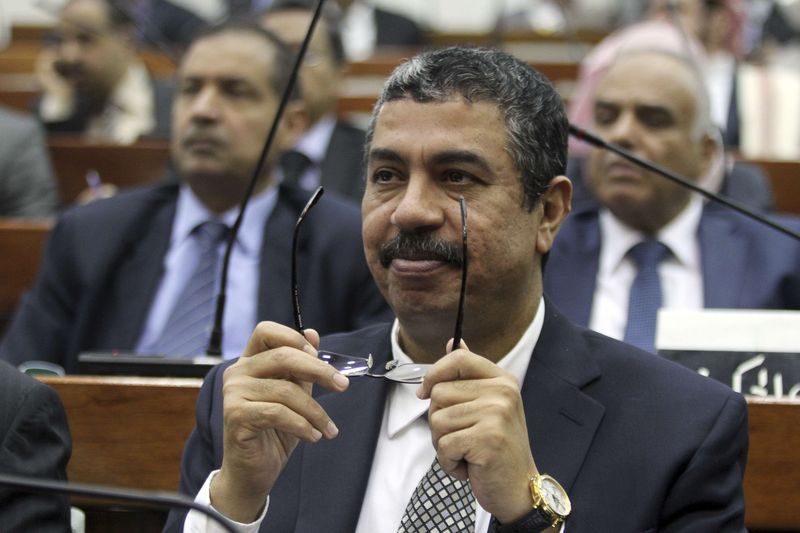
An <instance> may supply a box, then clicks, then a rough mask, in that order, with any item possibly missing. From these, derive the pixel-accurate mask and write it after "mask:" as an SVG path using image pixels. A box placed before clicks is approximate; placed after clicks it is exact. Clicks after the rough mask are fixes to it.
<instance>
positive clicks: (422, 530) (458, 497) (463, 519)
mask: <svg viewBox="0 0 800 533" xmlns="http://www.w3.org/2000/svg"><path fill="white" fill-rule="evenodd" d="M474 528H475V496H474V495H473V494H472V489H471V488H470V486H469V481H459V480H458V479H455V478H453V477H450V476H449V475H448V474H447V473H446V472H445V471H444V470H442V467H441V466H439V461H437V460H436V459H434V460H433V464H432V465H431V467H430V469H428V471H427V472H426V473H425V476H424V477H423V478H422V481H420V482H419V485H417V488H416V490H414V494H413V495H412V496H411V500H409V502H408V505H407V506H406V512H405V513H404V514H403V518H402V520H401V521H400V528H399V529H398V530H397V533H443V532H445V531H446V532H449V533H463V532H466V531H469V532H470V533H471V532H472V531H473V530H474Z"/></svg>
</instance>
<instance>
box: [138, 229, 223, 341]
mask: <svg viewBox="0 0 800 533" xmlns="http://www.w3.org/2000/svg"><path fill="white" fill-rule="evenodd" d="M228 229H229V228H228V226H226V225H225V224H223V223H221V222H204V223H202V224H200V225H199V226H197V227H196V228H195V229H194V230H193V231H192V238H193V239H195V242H196V243H197V248H198V250H199V256H198V260H197V268H196V269H195V271H194V272H193V273H192V276H191V277H190V278H189V281H188V282H187V283H186V287H184V289H183V292H181V295H180V296H179V297H178V300H177V301H176V302H175V306H174V307H173V308H172V313H171V314H170V316H169V318H168V319H167V323H166V324H165V325H164V330H163V331H162V333H161V337H159V339H158V340H157V341H156V343H155V345H154V346H153V352H155V353H160V354H164V355H168V356H186V355H189V356H195V355H203V354H205V353H206V349H207V348H208V341H209V338H210V336H211V326H212V321H213V318H214V309H215V303H216V296H217V274H218V271H219V267H220V261H219V258H220V253H219V250H218V248H219V244H220V243H221V242H222V241H223V240H224V238H225V236H226V235H227V234H228Z"/></svg>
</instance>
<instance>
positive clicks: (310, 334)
mask: <svg viewBox="0 0 800 533" xmlns="http://www.w3.org/2000/svg"><path fill="white" fill-rule="evenodd" d="M303 336H304V337H305V338H306V340H307V341H308V342H310V343H311V346H313V347H314V349H315V350H319V333H317V330H315V329H312V328H307V329H304V330H303Z"/></svg>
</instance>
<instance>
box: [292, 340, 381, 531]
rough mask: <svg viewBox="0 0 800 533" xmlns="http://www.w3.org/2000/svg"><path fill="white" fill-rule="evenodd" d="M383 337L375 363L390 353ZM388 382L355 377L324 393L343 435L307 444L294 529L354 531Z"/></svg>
mask: <svg viewBox="0 0 800 533" xmlns="http://www.w3.org/2000/svg"><path fill="white" fill-rule="evenodd" d="M383 337H384V339H385V341H382V346H381V348H380V351H376V353H373V356H375V359H376V364H377V365H381V364H382V363H381V362H382V361H386V360H387V359H388V358H389V355H390V354H389V352H390V350H391V348H390V344H389V342H388V339H389V336H388V334H387V335H384V336H383ZM388 388H389V382H388V381H387V380H384V379H372V378H367V377H363V378H354V379H352V380H351V381H350V388H349V389H348V390H347V391H346V392H344V393H341V394H327V395H324V396H322V397H320V399H319V401H320V404H322V406H323V407H324V408H325V410H326V411H327V413H328V414H329V415H330V417H331V418H332V419H333V420H334V421H335V422H336V424H337V426H338V427H339V435H338V436H337V437H336V438H335V439H333V440H331V441H323V442H320V443H317V444H315V445H310V446H306V447H305V451H304V455H303V463H302V466H301V474H300V479H301V481H300V486H301V491H302V494H303V497H302V498H301V499H300V508H299V510H298V521H297V527H296V531H355V529H356V525H357V524H358V518H359V515H360V513H361V504H362V502H363V501H364V494H365V493H366V490H367V483H368V481H369V475H370V470H371V469H372V460H373V457H374V455H375V446H376V445H377V441H378V434H379V432H380V428H381V424H382V421H383V412H384V404H385V401H386V394H387V392H388ZM353 413H360V416H353Z"/></svg>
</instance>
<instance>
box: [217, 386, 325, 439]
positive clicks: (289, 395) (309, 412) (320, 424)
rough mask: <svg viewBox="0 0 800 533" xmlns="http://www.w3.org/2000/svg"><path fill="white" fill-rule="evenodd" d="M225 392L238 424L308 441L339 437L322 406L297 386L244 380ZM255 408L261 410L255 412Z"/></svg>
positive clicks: (232, 415)
mask: <svg viewBox="0 0 800 533" xmlns="http://www.w3.org/2000/svg"><path fill="white" fill-rule="evenodd" d="M225 392H226V397H225V399H226V402H227V403H228V410H227V413H228V415H227V416H228V417H229V418H231V419H233V420H236V421H237V422H238V423H239V424H248V425H251V426H253V427H255V428H259V429H268V428H274V429H278V430H281V431H285V432H287V433H290V434H292V435H295V436H297V437H298V438H303V439H306V440H319V438H320V436H321V435H325V436H326V437H327V438H333V437H335V436H336V434H337V433H338V430H337V429H336V426H335V424H333V422H332V420H331V418H330V417H329V416H328V414H327V413H326V412H325V410H324V409H323V408H322V406H320V405H319V403H317V402H316V400H314V399H313V398H312V397H311V396H310V394H309V393H308V391H306V390H304V389H303V388H302V387H301V386H299V385H297V384H296V383H292V382H290V381H285V380H265V379H254V378H243V379H240V380H236V381H234V382H233V383H227V384H226V391H225ZM254 405H257V406H259V408H258V409H256V410H253V406H254ZM316 433H319V435H317V436H316V437H315V435H316Z"/></svg>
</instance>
